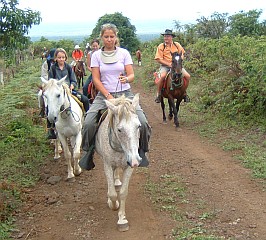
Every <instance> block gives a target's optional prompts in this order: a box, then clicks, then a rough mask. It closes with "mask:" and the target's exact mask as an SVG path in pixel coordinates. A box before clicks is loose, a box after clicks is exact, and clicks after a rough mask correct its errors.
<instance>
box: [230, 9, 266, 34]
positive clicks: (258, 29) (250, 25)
mask: <svg viewBox="0 0 266 240" xmlns="http://www.w3.org/2000/svg"><path fill="white" fill-rule="evenodd" d="M261 14H262V10H251V11H248V12H247V13H245V12H243V11H241V12H239V13H237V14H235V15H232V16H231V17H230V18H229V19H230V30H229V33H230V34H231V35H233V36H237V35H241V36H249V37H252V36H261V35H265V30H266V29H265V20H264V22H262V23H259V17H260V15H261Z"/></svg>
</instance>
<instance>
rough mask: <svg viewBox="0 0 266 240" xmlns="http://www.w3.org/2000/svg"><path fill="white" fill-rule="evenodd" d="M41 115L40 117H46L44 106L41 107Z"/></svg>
mask: <svg viewBox="0 0 266 240" xmlns="http://www.w3.org/2000/svg"><path fill="white" fill-rule="evenodd" d="M39 117H40V118H44V117H45V109H44V108H42V109H41V111H40V113H39Z"/></svg>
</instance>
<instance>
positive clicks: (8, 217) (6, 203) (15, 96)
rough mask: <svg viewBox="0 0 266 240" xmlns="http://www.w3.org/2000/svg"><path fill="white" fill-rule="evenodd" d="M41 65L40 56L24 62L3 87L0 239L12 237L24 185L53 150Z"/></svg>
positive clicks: (33, 179)
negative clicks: (42, 111) (41, 103)
mask: <svg viewBox="0 0 266 240" xmlns="http://www.w3.org/2000/svg"><path fill="white" fill-rule="evenodd" d="M40 66H41V61H39V60H35V61H30V62H25V63H22V65H20V70H19V71H18V72H17V73H16V74H15V78H12V79H10V80H9V81H8V82H7V83H6V85H5V86H4V88H1V89H0V112H1V115H0V128H1V133H0V156H1V158H0V163H1V164H0V212H1V213H0V239H9V238H10V233H11V230H12V229H13V222H14V219H13V213H14V212H15V211H16V209H17V208H18V207H19V205H20V204H21V202H22V199H23V188H25V187H27V188H28V187H32V186H34V185H35V184H36V182H37V181H38V180H39V170H40V167H41V166H42V164H43V163H44V160H45V159H46V157H47V155H49V154H50V153H51V149H50V148H49V147H47V140H46V138H45V132H44V128H43V126H42V121H41V120H40V119H39V118H38V111H39V110H38V107H37V106H38V101H37V91H38V85H40V78H39V75H40Z"/></svg>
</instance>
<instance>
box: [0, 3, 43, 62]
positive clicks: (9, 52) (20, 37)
mask: <svg viewBox="0 0 266 240" xmlns="http://www.w3.org/2000/svg"><path fill="white" fill-rule="evenodd" d="M17 5H18V0H9V1H8V0H0V7H1V8H0V49H1V51H0V56H1V55H2V56H4V57H5V58H6V59H7V58H8V57H9V59H10V56H11V59H12V56H14V53H15V51H17V50H24V49H26V48H27V47H28V45H29V43H30V38H29V37H27V36H25V34H27V33H28V32H29V29H30V28H31V27H32V25H38V24H40V21H41V17H40V12H34V11H32V10H30V9H26V10H21V9H19V8H17V7H16V6H17Z"/></svg>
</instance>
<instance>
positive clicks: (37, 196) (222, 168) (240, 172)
mask: <svg viewBox="0 0 266 240" xmlns="http://www.w3.org/2000/svg"><path fill="white" fill-rule="evenodd" d="M133 89H134V92H140V93H141V95H140V102H141V105H142V107H143V109H144V111H145V112H146V115H147V117H148V120H149V122H150V125H151V126H152V130H153V132H152V139H151V149H150V153H149V159H150V167H149V168H147V169H137V171H136V172H135V173H134V175H133V177H132V179H131V183H130V187H129V197H128V201H127V205H126V213H127V218H128V220H129V225H130V230H129V231H127V232H122V233H121V232H118V231H117V230H116V222H117V212H113V211H111V210H110V209H108V207H107V204H106V200H107V199H106V189H107V187H106V181H105V176H104V173H103V165H102V163H101V160H100V159H99V158H98V156H97V155H96V168H95V169H94V170H92V171H89V172H83V173H82V174H81V176H79V177H77V178H76V181H75V182H73V183H69V182H66V181H64V179H65V178H66V175H67V173H66V170H67V168H66V165H65V162H64V159H63V157H62V158H61V160H59V161H58V162H54V160H53V159H52V156H50V158H49V159H48V160H47V164H46V166H45V167H44V169H43V175H42V181H40V182H39V184H38V185H37V186H36V188H34V189H32V190H31V191H29V192H28V193H27V194H26V196H27V204H26V205H25V206H24V207H23V208H22V209H21V210H20V211H19V213H18V216H17V219H18V221H17V224H18V232H15V233H14V235H15V236H16V237H17V238H21V239H27V240H30V239H32V240H50V239H51V240H52V239H54V240H82V239H86V240H89V239H100V240H106V239H110V240H120V239H121V240H122V239H123V240H125V239H126V240H140V239H141V240H150V239H155V240H163V239H177V238H174V237H171V232H172V229H177V231H179V230H180V231H181V227H182V226H180V224H179V221H178V219H177V218H176V221H174V220H172V218H171V216H170V215H168V214H167V213H166V212H163V211H159V210H158V208H157V207H156V205H155V204H154V203H152V200H151V199H150V198H149V196H148V195H147V194H146V195H145V194H144V185H145V183H146V180H147V179H148V178H149V181H152V182H158V181H160V177H161V176H165V175H169V176H172V175H177V176H178V179H179V181H180V183H182V184H183V185H184V186H185V187H186V189H187V190H186V196H185V197H184V198H183V199H185V201H184V200H183V201H180V202H178V203H177V205H176V208H177V209H178V211H179V212H180V215H183V216H186V219H187V221H188V222H190V224H191V225H192V226H194V228H195V229H197V231H200V229H206V230H208V231H210V233H213V235H216V236H224V238H225V239H229V238H230V239H241V240H243V239H259V240H263V239H266V237H265V236H266V193H265V192H263V189H262V186H261V185H260V184H259V183H257V182H256V181H255V180H252V178H251V177H250V172H249V170H247V169H244V168H243V167H241V165H240V163H239V162H237V161H236V160H234V159H233V158H232V156H231V155H230V153H226V152H224V151H222V150H221V149H219V148H217V147H215V146H213V145H211V144H210V143H208V142H207V141H206V140H203V139H201V138H200V137H199V136H198V135H197V134H196V133H195V132H193V130H192V129H189V128H188V126H186V122H185V116H181V118H180V120H181V121H180V125H181V127H180V128H179V129H178V130H175V128H174V126H173V124H172V123H168V124H167V125H163V124H162V117H161V110H160V106H159V105H158V104H156V103H154V101H153V96H152V94H151V93H148V92H146V93H145V92H144V91H143V89H142V88H141V86H140V85H135V86H134V87H133ZM182 107H185V106H181V108H182ZM54 176H59V177H60V178H61V180H60V178H59V179H56V180H55V182H52V184H51V183H50V184H49V183H47V179H48V178H50V177H54ZM164 197H167V196H164ZM195 229H194V230H195ZM178 239H181V238H178ZM184 239H185V238H184ZM186 239H189V238H186Z"/></svg>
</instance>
